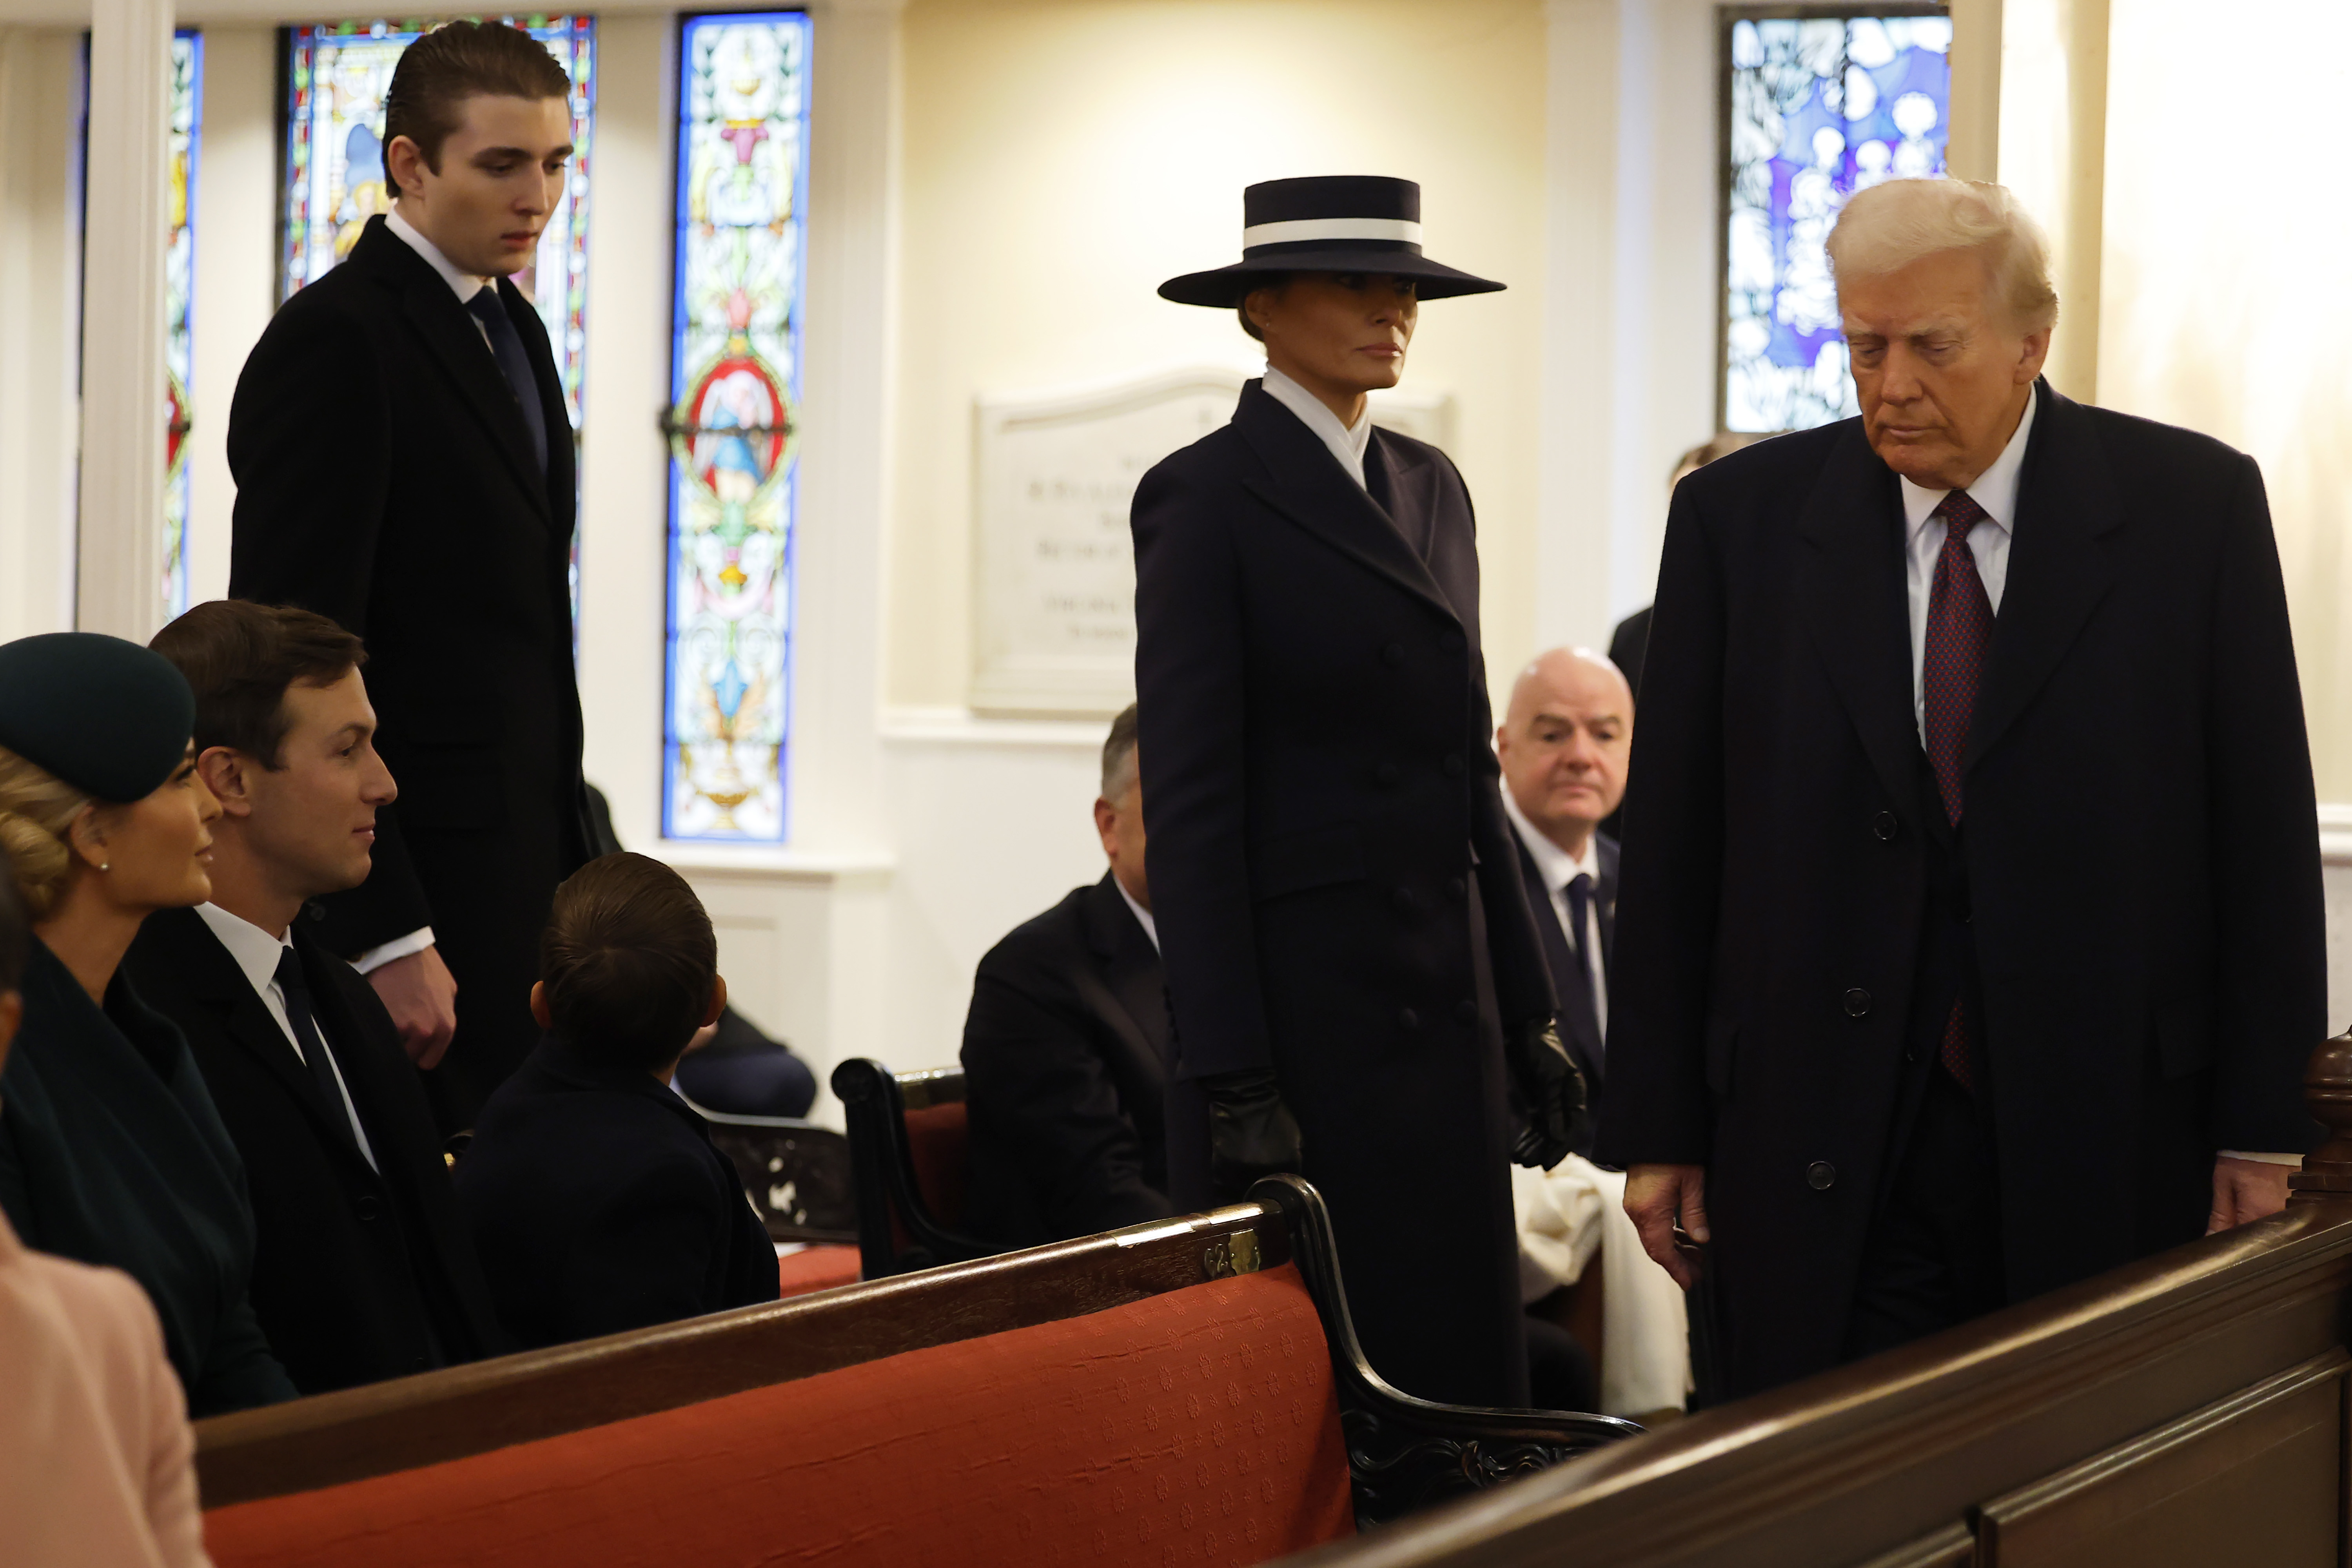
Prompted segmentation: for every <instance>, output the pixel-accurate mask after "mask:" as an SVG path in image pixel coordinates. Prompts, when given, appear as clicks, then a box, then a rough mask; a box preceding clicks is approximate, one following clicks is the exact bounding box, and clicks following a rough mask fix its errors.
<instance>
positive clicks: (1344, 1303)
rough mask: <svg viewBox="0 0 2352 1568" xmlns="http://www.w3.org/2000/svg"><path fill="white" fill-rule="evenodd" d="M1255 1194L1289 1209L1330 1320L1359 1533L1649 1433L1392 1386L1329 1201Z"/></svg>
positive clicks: (1286, 1184) (1309, 1195) (1284, 1180)
mask: <svg viewBox="0 0 2352 1568" xmlns="http://www.w3.org/2000/svg"><path fill="white" fill-rule="evenodd" d="M1249 1197H1251V1198H1252V1199H1254V1200H1255V1201H1258V1202H1263V1203H1266V1204H1270V1205H1272V1206H1274V1207H1276V1208H1279V1209H1280V1210H1281V1211H1282V1216H1283V1219H1284V1222H1285V1224H1286V1227H1287V1228H1288V1229H1289V1232H1290V1250H1291V1259H1292V1260H1293V1261H1294V1262H1296V1263H1297V1265H1298V1272H1299V1275H1300V1277H1301V1278H1303V1279H1304V1280H1305V1281H1306V1282H1307V1293H1308V1294H1309V1295H1310V1296H1312V1297H1313V1298H1314V1301H1315V1309H1316V1311H1317V1312H1318V1314H1320V1316H1321V1317H1322V1320H1323V1337H1324V1339H1325V1340H1326V1341H1327V1342H1328V1344H1329V1345H1330V1348H1331V1365H1332V1370H1333V1372H1334V1373H1335V1375H1337V1379H1338V1384H1339V1426H1340V1430H1341V1432H1342V1433H1343V1434H1344V1435H1345V1436H1346V1438H1347V1443H1348V1470H1349V1479H1350V1480H1351V1481H1352V1482H1353V1483H1354V1489H1355V1497H1356V1524H1357V1528H1359V1529H1361V1530H1369V1529H1371V1528H1373V1527H1375V1526H1377V1525H1381V1524H1385V1523H1388V1522H1389V1521H1391V1520H1395V1519H1399V1518H1402V1516H1404V1515H1406V1514H1408V1513H1412V1512H1414V1511H1417V1510H1420V1509H1423V1508H1426V1507H1428V1506H1429V1505H1430V1504H1432V1503H1435V1502H1440V1501H1443V1500H1445V1499H1447V1498H1450V1497H1455V1496H1458V1495H1460V1494H1462V1493H1465V1492H1471V1491H1477V1490H1483V1489H1485V1488H1486V1487H1490V1486H1494V1485H1496V1484H1497V1483H1499V1482H1502V1481H1507V1480H1512V1479H1517V1478H1518V1477H1520V1476H1525V1475H1532V1474H1534V1473H1535V1472H1536V1471H1538V1470H1544V1469H1550V1468H1551V1467H1552V1466H1554V1465H1556V1464H1559V1463H1561V1462H1563V1461H1564V1460H1567V1459H1571V1458H1575V1457H1577V1456H1578V1455H1580V1454H1585V1453H1590V1452H1591V1450H1593V1449H1595V1448H1601V1447H1602V1446H1604V1445H1606V1444H1609V1443H1613V1442H1615V1441H1616V1440H1617V1439H1619V1438H1620V1437H1633V1436H1636V1435H1638V1434H1639V1433H1640V1432H1641V1430H1642V1428H1641V1427H1638V1426H1636V1425H1635V1424H1634V1423H1633V1422H1631V1421H1624V1420H1620V1419H1618V1418H1617V1417H1616V1416H1589V1415H1582V1414H1579V1413H1576V1412H1573V1411H1564V1410H1493V1409H1486V1408H1482V1407H1480V1406H1470V1405H1441V1404H1438V1403H1436V1402H1435V1401H1433V1400H1428V1399H1417V1398H1415V1397H1413V1396H1412V1395H1410V1394H1406V1393H1403V1392H1402V1391H1401V1390H1399V1389H1397V1388H1394V1387H1392V1386H1391V1385H1389V1384H1388V1383H1387V1382H1386V1381H1385V1380H1383V1379H1382V1378H1381V1375H1380V1374H1379V1373H1377V1372H1374V1371H1373V1370H1372V1368H1371V1366H1370V1364H1369V1363H1367V1362H1366V1361H1365V1360H1364V1353H1363V1348H1362V1346H1361V1345H1360V1343H1358V1342H1357V1339H1356V1329H1355V1324H1354V1322H1352V1320H1350V1318H1349V1315H1348V1297H1347V1291H1346V1289H1345V1287H1344V1286H1343V1285H1342V1283H1341V1281H1340V1278H1339V1250H1338V1249H1337V1247H1336V1245H1335V1244H1334V1242H1333V1240H1332V1237H1331V1218H1330V1214H1329V1212H1328V1210H1327V1209H1326V1208H1325V1207H1324V1206H1323V1197H1322V1195H1321V1194H1319V1193H1318V1192H1317V1191H1316V1190H1315V1188H1314V1187H1313V1186H1310V1185H1309V1184H1308V1183H1307V1182H1306V1181H1305V1180H1303V1179H1301V1178H1300V1177H1297V1176H1267V1177H1266V1178H1265V1179H1264V1180H1262V1181H1260V1182H1258V1183H1257V1184H1256V1185H1255V1186H1252V1187H1251V1188H1250V1191H1249Z"/></svg>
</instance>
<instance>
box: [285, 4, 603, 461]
mask: <svg viewBox="0 0 2352 1568" xmlns="http://www.w3.org/2000/svg"><path fill="white" fill-rule="evenodd" d="M504 20H506V21H509V22H511V23H512V24H514V25H515V26H519V27H521V28H523V29H524V30H525V31H527V32H529V33H530V36H531V37H534V38H537V39H538V40H539V41H540V42H541V43H543V44H545V45H546V46H547V47H548V49H549V51H550V52H551V53H552V54H553V55H554V56H555V59H556V63H557V64H559V65H561V66H562V68H563V69H564V73H565V74H566V75H568V76H569V77H571V78H572V166H571V171H570V173H569V175H568V178H567V183H566V185H565V189H564V193H563V199H562V201H561V202H560V203H559V204H557V206H556V210H555V211H554V212H553V213H552V214H550V215H549V217H548V222H547V227H546V228H545V229H544V230H543V231H541V234H540V236H539V254H538V256H536V257H534V258H533V260H532V262H531V265H530V267H527V268H525V269H524V270H523V271H521V272H520V273H518V274H517V275H516V276H515V284H516V286H517V287H520V288H521V290H522V291H523V292H524V293H525V294H526V295H529V296H530V299H531V302H532V303H533V304H534V305H536V306H537V307H538V308H539V314H540V319H541V320H543V321H545V322H546V323H547V337H548V341H549V342H550V343H551V344H552V345H553V347H554V350H555V362H556V365H557V368H558V369H560V370H561V371H562V374H563V392H564V398H565V401H566V402H568V403H569V404H570V405H571V414H572V429H573V430H575V431H576V430H578V429H579V428H580V386H581V368H582V362H583V350H585V348H586V346H587V332H586V329H585V327H584V326H583V320H584V311H585V308H586V305H587V300H588V181H589V174H590V161H589V150H590V140H589V139H590V132H591V131H592V130H593V126H594V120H595V105H596V24H595V21H594V19H593V18H592V17H587V16H508V17H506V18H504ZM438 25H439V24H438V23H437V22H436V21H417V20H409V21H374V22H335V23H330V24H328V25H326V26H313V27H296V28H293V29H291V30H290V35H289V38H290V41H289V46H288V48H289V56H288V59H287V71H286V80H287V89H288V101H287V116H286V207H285V212H286V228H285V233H284V235H283V236H282V248H281V250H280V252H279V255H278V274H279V277H278V284H279V287H278V297H279V298H281V299H284V298H291V297H292V295H293V293H294V291H295V290H296V289H298V288H299V287H302V286H303V285H304V284H306V283H308V282H310V280H311V279H313V278H315V277H319V276H320V275H321V274H322V273H324V272H325V271H326V270H327V269H328V268H329V267H332V266H334V265H335V263H337V262H339V261H341V260H342V259H343V257H345V256H349V255H350V254H351V250H352V246H353V245H355V244H357V243H358V242H359V237H360V231H361V230H362V229H363V228H365V227H366V226H367V221H368V219H370V218H371V217H373V216H374V215H375V214H378V213H387V212H390V211H391V210H392V196H393V192H392V189H391V181H390V179H389V177H388V176H387V175H386V174H385V172H384V166H383V97H384V94H385V93H386V92H387V91H388V90H390V89H391V87H392V72H393V68H394V66H396V65H398V64H399V63H400V57H401V56H402V55H403V54H404V53H405V52H406V50H407V48H408V46H409V45H411V44H413V43H415V41H416V40H417V39H418V38H420V37H423V36H424V35H425V33H426V32H428V31H430V30H431V29H432V28H433V27H435V26H438Z"/></svg>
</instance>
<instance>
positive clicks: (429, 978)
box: [367, 947, 457, 1071]
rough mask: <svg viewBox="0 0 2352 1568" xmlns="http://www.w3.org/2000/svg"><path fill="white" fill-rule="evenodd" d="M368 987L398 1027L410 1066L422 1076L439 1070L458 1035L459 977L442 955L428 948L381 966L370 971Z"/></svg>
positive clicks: (433, 948) (436, 950) (438, 951)
mask: <svg viewBox="0 0 2352 1568" xmlns="http://www.w3.org/2000/svg"><path fill="white" fill-rule="evenodd" d="M367 981H368V984H369V985H371V986H373V987H374V988H375V994H376V995H377V996H379V997H381V998H383V1007H384V1010H385V1011H386V1012H388V1013H390V1014H391V1015H392V1021H393V1022H394V1024H395V1025H397V1026H398V1027H399V1030H400V1044H401V1049H402V1050H404V1051H407V1052H408V1060H409V1061H413V1062H415V1063H416V1065H417V1067H418V1069H419V1070H421V1071H431V1070H432V1069H433V1068H436V1067H438V1066H439V1065H440V1064H441V1057H442V1054H443V1053H444V1052H446V1051H447V1050H448V1049H449V1037H450V1036H451V1035H453V1034H455V1033H456V1032H457V977H456V976H455V975H452V974H451V973H449V966H448V965H446V964H445V963H443V962H442V961H441V950H440V949H439V948H437V947H427V948H425V950H424V951H423V952H421V953H411V954H410V955H409V956H407V957H405V958H394V960H393V961H392V962H391V963H389V964H383V965H379V966H378V967H375V968H373V969H370V970H369V971H368V977H367Z"/></svg>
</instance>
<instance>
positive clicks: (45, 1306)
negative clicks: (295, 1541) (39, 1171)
mask: <svg viewBox="0 0 2352 1568" xmlns="http://www.w3.org/2000/svg"><path fill="white" fill-rule="evenodd" d="M0 1388H5V1389H6V1390H7V1391H8V1396H7V1397H6V1398H5V1399H0V1520H5V1521H7V1526H6V1529H7V1538H8V1560H9V1561H10V1562H12V1563H25V1564H34V1563H108V1564H121V1568H204V1565H205V1563H207V1562H208V1561H209V1559H207V1558H206V1557H205V1542H204V1516H203V1514H202V1513H201V1512H199V1511H198V1510H197V1507H196V1468H195V1452H196V1444H195V1437H194V1434H193V1433H191V1432H190V1431H189V1429H188V1407H187V1401H186V1400H185V1398H184V1397H183V1396H182V1395H181V1393H180V1380H179V1379H178V1378H176V1377H174V1376H173V1375H172V1364H171V1362H170V1361H168V1360H167V1359H165V1357H164V1354H163V1330H162V1327H161V1326H160V1325H159V1324H158V1323H157V1322H156V1320H155V1309H154V1308H153V1307H152V1306H150V1305H148V1304H147V1298H146V1297H145V1296H144V1295H143V1294H142V1293H141V1291H140V1289H139V1286H138V1284H137V1282H136V1281H132V1280H131V1279H130V1278H129V1277H128V1276H126V1275H124V1274H121V1273H119V1272H117V1271H116V1270H112V1269H93V1268H90V1267H89V1266H88V1265H87V1264H82V1263H72V1262H68V1261H67V1260H65V1259H63V1258H52V1257H49V1256H48V1255H47V1254H46V1253H41V1252H35V1251H32V1250H30V1249H27V1248H26V1246H25V1245H24V1243H22V1242H21V1241H19V1240H17V1239H16V1231H14V1230H13V1229H11V1228H9V1226H8V1221H7V1218H6V1217H5V1216H0Z"/></svg>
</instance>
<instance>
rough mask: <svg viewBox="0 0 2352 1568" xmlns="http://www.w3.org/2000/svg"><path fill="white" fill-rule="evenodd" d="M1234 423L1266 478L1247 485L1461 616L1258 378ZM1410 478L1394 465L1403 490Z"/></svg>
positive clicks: (1370, 565) (1332, 542)
mask: <svg viewBox="0 0 2352 1568" xmlns="http://www.w3.org/2000/svg"><path fill="white" fill-rule="evenodd" d="M1234 429H1236V430H1238V431H1239V432H1241V434H1242V438H1243V439H1244V441H1246V442H1248V443H1249V444H1250V448H1251V450H1252V451H1254V452H1255V453H1256V454H1257V456H1258V460H1259V462H1260V463H1262V464H1263V465H1265V475H1264V476H1250V477H1244V479H1243V480H1242V486H1243V487H1244V489H1246V490H1248V491H1249V492H1250V493H1251V494H1252V495H1254V496H1255V497H1257V498H1258V499H1259V500H1261V501H1263V502H1265V504H1266V505H1267V506H1269V507H1273V508H1274V509H1275V510H1276V512H1279V513H1281V514H1282V515H1283V516H1284V517H1287V518H1289V519H1290V520H1291V521H1292V522H1294V523H1296V524H1297V525H1298V526H1299V527H1300V528H1304V529H1306V530H1307V532H1308V533H1310V534H1313V535H1314V536H1315V537H1316V538H1318V539H1321V540H1322V541H1323V542H1324V543H1325V544H1328V545H1329V546H1330V547H1331V548H1332V549H1336V550H1338V551H1339V553H1340V554H1342V555H1344V556H1346V557H1348V558H1349V559H1351V560H1354V561H1356V562H1357V563H1358V564H1360V565H1361V566H1363V567H1365V568H1367V569H1369V570H1371V571H1373V572H1376V573H1378V574H1379V575H1381V577H1385V578H1387V579H1388V580H1390V581H1391V582H1393V583H1395V584H1396V585H1397V586H1398V587H1400V588H1402V589H1403V590H1404V591H1406V592H1408V593H1411V594H1412V595H1413V596H1414V597H1416V598H1418V599H1422V600H1424V601H1427V602H1428V603H1429V604H1430V605H1431V606H1432V607H1433V608H1434V609H1438V610H1442V611H1444V612H1445V613H1446V614H1448V615H1452V616H1454V618H1455V619H1456V620H1459V619H1460V617H1459V616H1458V615H1456V614H1455V612H1454V606H1453V605H1452V604H1450V603H1449V602H1447V601H1446V598H1445V594H1444V591H1443V590H1442V589H1440V588H1439V587H1438V586H1437V580H1436V579H1434V578H1433V577H1432V576H1430V575H1429V568H1428V567H1427V565H1425V564H1424V563H1423V560H1422V559H1421V557H1420V555H1419V554H1418V553H1417V552H1416V551H1415V550H1414V549H1413V548H1412V546H1411V545H1409V544H1407V543H1406V542H1405V536H1404V535H1403V534H1402V533H1401V532H1400V531H1399V530H1398V528H1397V525H1396V524H1395V523H1394V522H1392V521H1391V520H1390V517H1389V515H1388V514H1387V513H1385V512H1383V511H1381V508H1380V507H1379V506H1378V505H1377V504H1375V503H1374V501H1373V500H1372V498H1371V497H1370V496H1369V495H1367V494H1365V492H1364V487H1363V486H1360V485H1359V484H1357V483H1356V482H1355V481H1354V480H1352V479H1350V478H1349V477H1348V476H1347V475H1346V474H1344V473H1342V472H1341V471H1340V468H1339V464H1337V463H1336V462H1334V461H1332V458H1331V454H1330V453H1329V452H1328V451H1327V450H1325V448H1324V446H1323V444H1322V443H1321V442H1319V441H1318V440H1316V439H1315V433H1314V432H1313V431H1311V430H1308V429H1307V426H1306V425H1305V424H1304V423H1301V422H1300V420H1299V418H1298V416H1297V415H1296V414H1294V413H1291V412H1290V411H1289V410H1288V409H1286V408H1285V407H1283V406H1282V405H1281V404H1280V403H1278V402H1276V401H1275V400H1274V399H1273V398H1271V397H1269V396H1267V395H1266V393H1265V389H1263V388H1262V387H1261V386H1260V385H1259V384H1258V383H1257V382H1250V383H1249V384H1248V385H1247V386H1245V387H1244V388H1243V389H1242V400H1241V402H1240V404H1239V406H1237V407H1236V408H1235V409H1234ZM1406 477H1407V476H1401V475H1399V474H1398V473H1397V472H1396V471H1395V470H1394V469H1391V483H1392V484H1396V485H1398V486H1400V489H1399V491H1398V493H1399V494H1401V493H1402V486H1403V485H1404V482H1405V479H1406Z"/></svg>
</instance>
